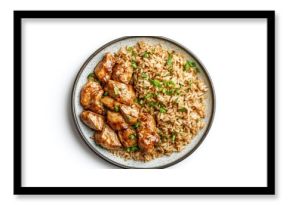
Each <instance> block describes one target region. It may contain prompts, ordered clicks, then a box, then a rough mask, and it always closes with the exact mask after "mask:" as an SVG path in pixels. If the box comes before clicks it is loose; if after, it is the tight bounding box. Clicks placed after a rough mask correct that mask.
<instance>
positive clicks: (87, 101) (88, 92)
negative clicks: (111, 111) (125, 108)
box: [81, 81, 104, 115]
mask: <svg viewBox="0 0 290 205" xmlns="http://www.w3.org/2000/svg"><path fill="white" fill-rule="evenodd" d="M103 93H104V91H103V89H102V87H101V85H100V84H99V83H98V82H95V81H88V82H87V83H86V84H85V85H84V87H83V88H82V91H81V105H82V106H83V107H84V108H85V109H88V110H91V111H93V112H95V113H98V114H101V115H102V114H104V108H103V105H102V103H101V102H100V99H101V97H102V95H103Z"/></svg>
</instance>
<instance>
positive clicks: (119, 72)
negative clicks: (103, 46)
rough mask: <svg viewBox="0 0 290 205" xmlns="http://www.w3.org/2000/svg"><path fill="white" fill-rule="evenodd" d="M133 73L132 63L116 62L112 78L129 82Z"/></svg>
mask: <svg viewBox="0 0 290 205" xmlns="http://www.w3.org/2000/svg"><path fill="white" fill-rule="evenodd" d="M132 74H133V68H132V66H131V65H125V64H116V65H115V66H114V68H113V74H112V79H113V80H115V81H119V82H121V83H125V84H129V82H130V80H131V78H132Z"/></svg>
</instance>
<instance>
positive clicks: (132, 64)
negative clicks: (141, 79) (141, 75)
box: [131, 61, 138, 69]
mask: <svg viewBox="0 0 290 205" xmlns="http://www.w3.org/2000/svg"><path fill="white" fill-rule="evenodd" d="M131 66H132V67H133V68H134V69H137V68H138V66H137V63H136V62H135V61H131Z"/></svg>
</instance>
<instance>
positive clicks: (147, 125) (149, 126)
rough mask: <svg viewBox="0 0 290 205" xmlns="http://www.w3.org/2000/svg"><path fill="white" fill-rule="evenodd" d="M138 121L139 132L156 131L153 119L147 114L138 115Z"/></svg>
mask: <svg viewBox="0 0 290 205" xmlns="http://www.w3.org/2000/svg"><path fill="white" fill-rule="evenodd" d="M139 120H140V127H139V128H138V129H139V130H149V131H152V132H155V131H156V123H155V120H154V117H153V116H152V115H150V114H149V113H144V112H142V113H140V115H139Z"/></svg>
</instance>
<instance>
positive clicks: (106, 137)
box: [94, 125, 122, 150]
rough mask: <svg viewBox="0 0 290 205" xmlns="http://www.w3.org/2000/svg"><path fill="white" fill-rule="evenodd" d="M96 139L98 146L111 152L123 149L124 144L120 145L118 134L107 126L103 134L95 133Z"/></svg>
mask: <svg viewBox="0 0 290 205" xmlns="http://www.w3.org/2000/svg"><path fill="white" fill-rule="evenodd" d="M94 139H95V142H96V143H97V144H99V145H101V146H102V147H104V148H106V149H109V150H116V149H121V148H122V144H121V143H120V141H119V139H118V136H117V134H116V133H115V132H114V130H112V128H110V127H109V126H107V125H105V126H104V128H103V131H102V132H101V133H100V132H96V133H95V135H94Z"/></svg>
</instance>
